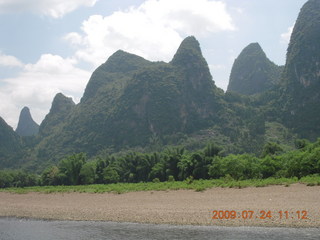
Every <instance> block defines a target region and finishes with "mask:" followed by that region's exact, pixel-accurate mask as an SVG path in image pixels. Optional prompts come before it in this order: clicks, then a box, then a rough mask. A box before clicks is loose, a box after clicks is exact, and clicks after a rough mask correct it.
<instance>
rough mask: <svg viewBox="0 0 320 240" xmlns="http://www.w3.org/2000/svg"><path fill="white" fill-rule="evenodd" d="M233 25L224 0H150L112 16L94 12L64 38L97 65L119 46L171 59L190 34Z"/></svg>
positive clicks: (133, 51) (149, 56)
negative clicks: (79, 30) (79, 27)
mask: <svg viewBox="0 0 320 240" xmlns="http://www.w3.org/2000/svg"><path fill="white" fill-rule="evenodd" d="M234 29H235V27H234V25H233V22H232V18H231V16H230V15H229V14H228V12H227V10H226V5H225V3H223V2H221V1H209V0H148V1H145V2H144V3H143V4H142V5H140V6H139V7H131V8H129V9H127V10H125V11H117V12H114V13H113V14H112V15H109V16H105V17H104V16H101V15H94V16H91V17H90V18H89V19H88V20H86V21H84V22H83V24H82V29H81V30H82V32H81V33H75V32H73V33H69V34H68V35H67V36H66V37H65V39H66V40H67V41H69V42H70V43H71V44H72V45H73V46H75V47H76V49H78V50H77V52H76V56H77V57H78V58H79V59H81V60H84V61H87V62H90V63H93V65H94V66H97V65H99V64H101V63H102V62H104V61H105V60H106V58H107V57H108V56H110V55H111V54H112V53H114V52H115V51H117V50H118V49H122V50H125V51H128V52H131V53H135V54H137V55H140V56H142V57H145V58H147V59H149V60H164V61H168V60H170V59H171V58H172V56H173V54H174V53H175V51H176V50H177V47H178V46H179V44H180V42H181V41H182V39H183V38H184V37H186V36H188V35H195V36H196V37H197V36H199V35H201V36H205V35H206V34H208V33H215V32H220V31H232V30H234Z"/></svg>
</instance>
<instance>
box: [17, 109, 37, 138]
mask: <svg viewBox="0 0 320 240" xmlns="http://www.w3.org/2000/svg"><path fill="white" fill-rule="evenodd" d="M38 132H39V125H38V124H37V123H36V122H35V121H33V119H32V117H31V114H30V109H29V108H28V107H24V108H23V109H22V110H21V112H20V117H19V122H18V127H17V129H16V133H17V134H18V135H20V136H22V137H29V136H35V135H37V134H38Z"/></svg>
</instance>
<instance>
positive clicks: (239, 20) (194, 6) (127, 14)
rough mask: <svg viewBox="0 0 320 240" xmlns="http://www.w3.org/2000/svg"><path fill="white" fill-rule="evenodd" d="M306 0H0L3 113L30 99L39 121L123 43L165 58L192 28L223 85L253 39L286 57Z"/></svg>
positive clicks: (10, 119)
mask: <svg viewBox="0 0 320 240" xmlns="http://www.w3.org/2000/svg"><path fill="white" fill-rule="evenodd" d="M306 1H307V0H281V1H279V0H240V1H239V0H219V1H218V0H144V1H143V0H0V33H1V38H0V99H1V102H0V116H1V117H3V118H4V119H5V121H6V122H7V123H8V124H10V125H11V126H12V127H14V128H15V127H16V125H17V122H18V117H19V113H20V110H21V109H22V108H23V107H24V106H28V107H29V108H30V110H31V113H32V115H33V117H34V120H35V121H36V122H38V123H39V124H40V123H41V121H42V120H43V118H44V116H45V115H46V114H47V113H48V112H49V109H50V106H51V102H52V100H53V97H54V96H55V94H56V93H59V92H62V93H64V94H65V95H67V96H71V97H73V99H74V101H75V102H79V100H80V98H81V96H82V94H83V91H84V88H85V86H86V84H87V82H88V80H89V78H90V75H91V73H92V72H93V70H94V69H95V68H96V67H98V66H99V65H100V64H101V63H103V62H105V61H106V60H107V59H108V57H109V56H110V55H111V54H112V53H114V52H115V51H117V50H118V49H122V50H125V51H128V52H130V53H134V54H137V55H139V56H142V57H144V58H146V59H148V60H152V61H166V62H168V61H170V60H171V59H172V57H173V55H174V53H175V52H176V50H177V48H178V47H179V45H180V43H181V41H182V40H183V39H184V38H185V37H187V36H190V35H193V36H195V37H196V38H197V39H198V41H199V42H200V44H201V49H202V52H203V55H204V57H205V58H206V60H207V61H208V64H209V67H210V70H211V74H212V76H213V80H214V81H215V83H216V85H217V86H218V87H220V88H222V89H224V90H225V89H226V88H227V85H228V79H229V74H230V71H231V67H232V64H233V62H234V59H235V58H236V57H237V56H238V55H239V53H240V52H241V51H242V49H243V48H244V47H246V46H247V45H248V44H249V43H252V42H259V44H260V45H261V47H262V48H263V50H264V51H265V52H266V54H267V56H268V57H269V58H270V60H271V61H273V62H275V63H276V64H278V65H283V64H284V63H285V55H286V49H287V47H288V42H289V39H290V34H291V31H292V28H293V25H294V22H295V20H296V19H297V17H298V13H299V11H300V8H301V7H302V6H303V4H304V3H305V2H306Z"/></svg>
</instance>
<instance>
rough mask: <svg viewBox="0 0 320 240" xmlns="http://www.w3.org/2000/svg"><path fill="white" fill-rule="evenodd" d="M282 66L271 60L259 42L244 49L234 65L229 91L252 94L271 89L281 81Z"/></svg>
mask: <svg viewBox="0 0 320 240" xmlns="http://www.w3.org/2000/svg"><path fill="white" fill-rule="evenodd" d="M281 71H282V67H279V66H277V65H276V64H274V63H273V62H271V61H270V60H269V59H268V58H267V56H266V54H265V53H264V52H263V50H262V48H261V47H260V45H259V43H251V44H249V45H248V46H247V47H246V48H244V49H243V50H242V52H241V53H240V55H239V56H238V58H237V59H236V60H235V61H234V64H233V66H232V70H231V74H230V79H229V85H228V90H227V91H228V92H229V91H233V92H237V93H240V94H245V95H252V94H256V93H261V92H265V91H267V90H270V89H271V88H272V87H273V86H274V85H276V84H278V83H279V81H280V76H281Z"/></svg>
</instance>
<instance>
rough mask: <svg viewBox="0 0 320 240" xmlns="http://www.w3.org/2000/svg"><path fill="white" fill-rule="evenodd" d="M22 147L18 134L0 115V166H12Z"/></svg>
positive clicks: (17, 158) (17, 159) (19, 155)
mask: <svg viewBox="0 0 320 240" xmlns="http://www.w3.org/2000/svg"><path fill="white" fill-rule="evenodd" d="M22 148H23V147H22V141H21V138H20V136H19V135H18V134H17V133H16V132H14V131H13V129H12V128H11V127H10V126H9V125H8V124H7V123H6V122H5V121H4V120H3V119H2V118H1V117H0V168H6V167H10V166H14V165H15V164H16V162H17V161H19V160H20V159H19V157H21V154H22V152H23V149H22Z"/></svg>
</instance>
